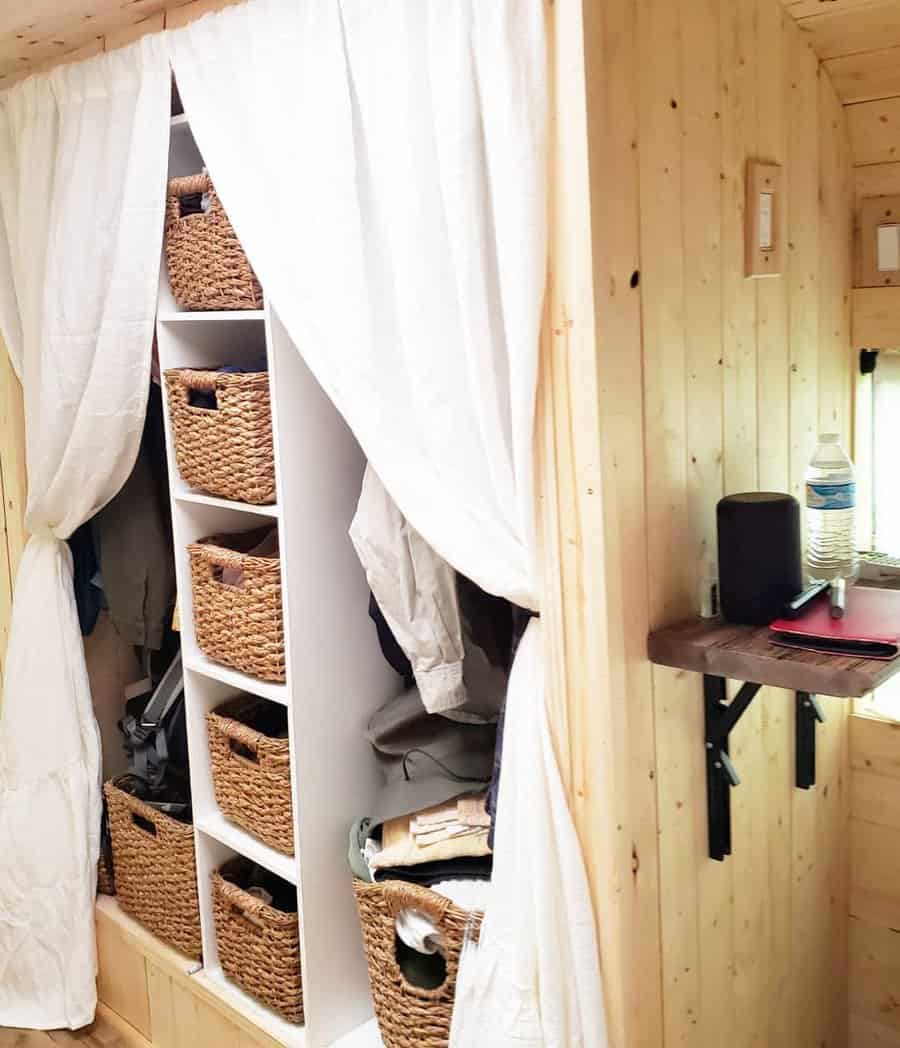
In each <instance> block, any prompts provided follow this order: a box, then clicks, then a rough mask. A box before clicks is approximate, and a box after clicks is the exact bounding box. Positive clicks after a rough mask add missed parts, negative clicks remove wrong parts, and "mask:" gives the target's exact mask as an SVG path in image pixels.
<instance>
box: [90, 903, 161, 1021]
mask: <svg viewBox="0 0 900 1048" xmlns="http://www.w3.org/2000/svg"><path fill="white" fill-rule="evenodd" d="M97 955H98V963H99V976H98V979H97V992H98V994H99V997H100V999H101V1000H102V1001H103V1003H104V1004H106V1005H107V1006H108V1007H109V1008H111V1009H112V1010H113V1011H114V1012H116V1013H117V1014H118V1015H120V1016H121V1017H122V1018H123V1019H125V1020H126V1022H128V1023H129V1024H130V1025H131V1026H133V1027H134V1028H135V1029H136V1030H137V1031H138V1033H140V1034H141V1035H142V1036H143V1037H146V1038H147V1040H148V1041H149V1040H151V1039H152V1034H151V1024H150V997H149V991H148V985H147V969H146V963H145V960H144V957H143V955H142V954H141V953H139V952H137V951H135V950H134V949H133V948H132V946H131V942H130V940H129V938H128V936H127V935H126V934H124V933H123V931H122V929H121V928H120V927H119V926H118V925H117V924H116V923H115V922H113V921H111V920H98V921H97Z"/></svg>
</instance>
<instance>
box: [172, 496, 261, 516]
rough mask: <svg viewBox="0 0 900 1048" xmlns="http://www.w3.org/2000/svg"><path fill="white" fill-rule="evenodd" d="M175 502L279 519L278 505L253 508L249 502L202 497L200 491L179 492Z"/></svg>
mask: <svg viewBox="0 0 900 1048" xmlns="http://www.w3.org/2000/svg"><path fill="white" fill-rule="evenodd" d="M175 501H176V502H188V503H192V504H193V505H196V506H213V507H214V508H215V509H228V510H235V511H236V512H238V513H250V514H252V515H253V516H256V517H273V518H274V519H275V520H277V519H278V517H279V509H278V505H277V504H275V505H271V506H254V505H251V504H250V503H249V502H232V501H231V500H230V499H220V498H217V497H216V496H215V495H204V494H203V492H202V491H179V492H177V493H176V494H175Z"/></svg>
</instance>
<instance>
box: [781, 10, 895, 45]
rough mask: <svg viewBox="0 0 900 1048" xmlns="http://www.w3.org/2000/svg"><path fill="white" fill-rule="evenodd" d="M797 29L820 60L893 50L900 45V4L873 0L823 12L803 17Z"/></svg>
mask: <svg viewBox="0 0 900 1048" xmlns="http://www.w3.org/2000/svg"><path fill="white" fill-rule="evenodd" d="M829 7H830V5H829ZM801 30H802V32H803V33H804V34H808V39H809V40H810V42H811V45H812V47H813V48H814V50H815V52H816V54H817V55H818V56H819V58H821V59H827V58H838V57H840V56H841V55H852V54H858V53H859V52H862V51H877V50H879V49H881V48H885V47H894V46H897V45H900V5H898V4H896V3H895V2H894V0H875V2H873V3H865V4H860V5H858V6H854V7H844V8H843V9H838V10H827V11H826V12H825V13H824V14H819V15H813V16H811V17H809V18H804V19H803V21H802V22H801Z"/></svg>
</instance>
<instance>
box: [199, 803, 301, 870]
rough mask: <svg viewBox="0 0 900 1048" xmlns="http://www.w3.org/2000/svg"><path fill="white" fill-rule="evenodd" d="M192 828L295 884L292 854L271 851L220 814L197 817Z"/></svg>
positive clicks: (271, 849) (295, 868) (295, 865)
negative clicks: (194, 827)
mask: <svg viewBox="0 0 900 1048" xmlns="http://www.w3.org/2000/svg"><path fill="white" fill-rule="evenodd" d="M194 825H195V826H196V827H197V829H198V830H199V831H200V832H201V833H205V834H206V835H207V836H208V837H212V838H213V839H214V840H217V841H218V842H219V843H220V844H224V845H225V846H226V847H227V848H232V849H233V850H234V851H236V852H237V853H238V855H243V857H244V858H245V859H250V860H251V861H252V862H255V863H258V864H259V865H260V866H262V867H264V868H265V869H267V870H268V871H269V872H270V873H274V874H275V875H276V876H278V877H280V878H281V879H282V880H285V881H288V882H289V883H290V884H293V885H296V883H297V860H296V859H295V858H294V857H293V855H285V854H284V853H283V852H280V851H276V850H275V849H274V848H270V847H269V845H268V844H264V843H263V842H262V841H260V840H257V838H256V837H254V836H253V835H252V834H250V833H247V831H246V830H242V829H241V828H240V826H235V824H234V823H233V822H229V821H228V820H227V819H226V818H225V816H224V815H223V814H222V813H221V812H219V811H216V812H209V813H207V814H206V815H200V816H196V817H195V818H194Z"/></svg>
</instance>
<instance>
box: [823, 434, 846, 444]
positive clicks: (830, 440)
mask: <svg viewBox="0 0 900 1048" xmlns="http://www.w3.org/2000/svg"><path fill="white" fill-rule="evenodd" d="M840 442H841V435H840V433H821V434H820V435H819V443H820V444H840Z"/></svg>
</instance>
